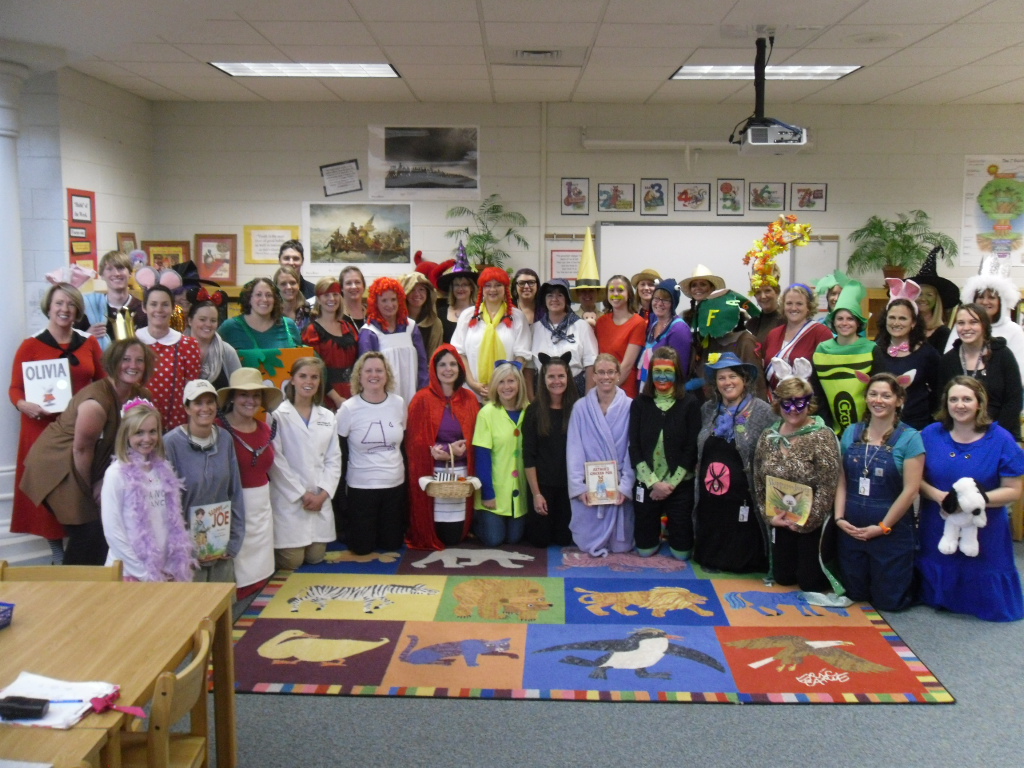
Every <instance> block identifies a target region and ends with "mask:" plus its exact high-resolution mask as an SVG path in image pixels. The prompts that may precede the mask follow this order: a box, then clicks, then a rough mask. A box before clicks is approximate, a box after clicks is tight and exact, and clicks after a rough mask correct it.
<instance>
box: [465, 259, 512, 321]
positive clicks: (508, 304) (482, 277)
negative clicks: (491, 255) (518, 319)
mask: <svg viewBox="0 0 1024 768" xmlns="http://www.w3.org/2000/svg"><path fill="white" fill-rule="evenodd" d="M491 280H497V281H498V282H499V283H501V284H502V285H504V286H505V317H503V318H502V319H501V322H503V323H504V324H505V325H506V326H508V327H509V328H511V327H512V307H513V306H515V305H514V304H513V303H512V290H511V286H512V281H511V280H510V279H509V276H508V272H506V271H505V270H504V269H502V268H501V267H485V268H484V270H483V271H482V272H481V273H480V274H479V276H478V277H477V279H476V284H477V285H479V286H480V290H479V291H477V294H476V310H475V311H474V313H473V319H472V320H470V321H469V327H470V328H472V327H473V326H474V325H476V324H477V322H478V321H479V320H480V319H481V314H480V302H481V301H483V298H484V291H483V287H484V286H485V285H487V283H489V282H491Z"/></svg>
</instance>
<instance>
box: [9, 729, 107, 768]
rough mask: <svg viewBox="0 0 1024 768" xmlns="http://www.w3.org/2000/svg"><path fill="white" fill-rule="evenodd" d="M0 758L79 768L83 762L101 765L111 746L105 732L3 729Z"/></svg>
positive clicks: (96, 730)
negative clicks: (102, 751)
mask: <svg viewBox="0 0 1024 768" xmlns="http://www.w3.org/2000/svg"><path fill="white" fill-rule="evenodd" d="M0 727H2V728H3V729H4V730H3V731H2V732H0V758H4V759H6V760H24V761H26V762H36V763H53V766H54V768H78V767H79V766H80V765H81V764H82V762H83V761H84V762H87V763H89V764H90V765H95V766H99V765H100V749H101V748H102V747H103V746H104V745H105V744H106V743H107V732H106V730H104V729H102V728H72V729H71V730H70V731H55V730H53V729H51V728H19V727H16V726H13V725H12V726H0Z"/></svg>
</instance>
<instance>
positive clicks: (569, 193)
mask: <svg viewBox="0 0 1024 768" xmlns="http://www.w3.org/2000/svg"><path fill="white" fill-rule="evenodd" d="M560 195H561V198H562V215H563V216H589V215H590V179H564V178H563V179H562V187H561V192H560Z"/></svg>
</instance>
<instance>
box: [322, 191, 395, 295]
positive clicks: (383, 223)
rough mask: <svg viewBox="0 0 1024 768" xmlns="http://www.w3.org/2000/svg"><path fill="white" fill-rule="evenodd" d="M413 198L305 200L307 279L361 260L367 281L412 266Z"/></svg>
mask: <svg viewBox="0 0 1024 768" xmlns="http://www.w3.org/2000/svg"><path fill="white" fill-rule="evenodd" d="M411 209H412V206H410V205H409V204H408V203H303V205H302V233H303V245H304V246H305V248H306V261H307V265H306V267H305V268H304V269H303V270H302V272H303V275H305V276H306V277H307V279H310V280H312V279H314V277H325V276H327V275H332V276H335V277H336V276H337V274H338V271H339V269H341V265H343V264H358V265H359V266H361V267H362V269H363V271H364V272H365V273H366V278H367V280H372V279H373V278H374V277H379V276H381V275H400V274H404V273H406V272H410V271H412V268H413V265H412V253H411V251H410V248H409V245H410V243H409V232H410V220H411Z"/></svg>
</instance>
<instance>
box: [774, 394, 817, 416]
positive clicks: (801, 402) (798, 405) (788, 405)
mask: <svg viewBox="0 0 1024 768" xmlns="http://www.w3.org/2000/svg"><path fill="white" fill-rule="evenodd" d="M810 404H811V395H805V396H804V397H790V398H788V399H786V400H783V401H782V402H780V403H779V405H780V406H782V410H784V411H785V412H786V413H799V412H800V411H803V410H805V409H806V408H807V406H809V405H810Z"/></svg>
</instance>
